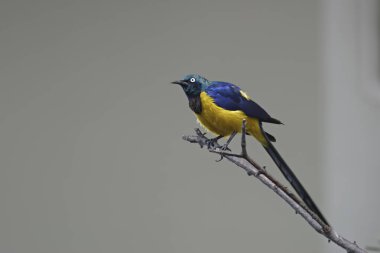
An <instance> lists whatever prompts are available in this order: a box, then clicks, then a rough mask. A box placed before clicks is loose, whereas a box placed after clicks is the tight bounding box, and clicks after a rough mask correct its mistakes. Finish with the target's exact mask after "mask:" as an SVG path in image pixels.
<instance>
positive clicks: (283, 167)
mask: <svg viewBox="0 0 380 253" xmlns="http://www.w3.org/2000/svg"><path fill="white" fill-rule="evenodd" d="M268 142H269V145H268V147H264V148H265V150H266V151H267V152H268V154H269V155H270V157H271V158H272V159H273V161H274V162H275V163H276V165H277V167H278V168H279V169H280V171H281V172H282V174H283V175H284V176H285V178H286V179H287V180H288V181H289V183H290V184H291V185H292V186H293V188H294V190H295V191H296V192H297V193H298V195H299V196H300V198H301V199H302V200H303V201H304V202H305V204H306V206H307V207H308V208H310V210H312V211H313V212H314V213H315V214H316V215H318V217H319V218H320V219H321V220H322V221H323V222H324V223H326V225H328V224H329V223H328V222H327V220H326V219H325V217H324V216H323V214H322V213H321V212H320V211H319V209H318V207H317V205H316V204H315V203H314V201H313V200H312V199H311V197H310V195H309V194H308V193H307V191H306V190H305V188H304V187H303V186H302V184H301V182H300V181H299V180H298V179H297V177H296V175H294V173H293V171H292V170H291V169H290V168H289V166H288V165H287V164H286V162H285V161H284V159H283V158H282V157H281V155H280V154H279V153H278V151H277V150H276V149H275V147H274V146H273V145H272V143H270V141H268Z"/></svg>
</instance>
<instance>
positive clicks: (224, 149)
mask: <svg viewBox="0 0 380 253" xmlns="http://www.w3.org/2000/svg"><path fill="white" fill-rule="evenodd" d="M236 134H237V132H236V131H233V132H232V134H231V135H230V137H229V138H228V140H227V142H226V143H225V144H224V145H223V146H222V147H221V150H223V151H226V150H229V151H231V149H229V148H228V145H229V144H230V143H231V141H232V139H233V138H234V137H235V136H236Z"/></svg>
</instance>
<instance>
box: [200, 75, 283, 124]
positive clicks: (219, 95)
mask: <svg viewBox="0 0 380 253" xmlns="http://www.w3.org/2000/svg"><path fill="white" fill-rule="evenodd" d="M206 93H207V94H208V95H209V96H210V97H212V98H213V99H214V102H215V103H216V104H217V105H218V106H220V107H222V108H224V109H226V110H231V111H238V110H240V111H243V112H244V113H245V114H247V116H249V117H251V118H257V119H259V120H260V121H262V122H269V123H275V124H282V123H281V121H279V120H277V119H274V118H272V117H271V116H270V115H269V114H268V113H267V112H266V111H265V110H264V109H263V108H262V107H261V106H259V105H258V104H257V103H255V102H254V101H252V100H251V99H250V98H249V97H248V95H247V94H246V93H245V92H243V91H242V90H241V89H240V88H239V87H238V86H236V85H234V84H231V83H226V82H212V83H211V85H209V86H208V87H207V88H206Z"/></svg>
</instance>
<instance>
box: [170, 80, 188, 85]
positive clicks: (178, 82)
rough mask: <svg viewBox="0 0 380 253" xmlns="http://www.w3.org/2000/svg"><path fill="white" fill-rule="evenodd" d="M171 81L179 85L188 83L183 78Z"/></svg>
mask: <svg viewBox="0 0 380 253" xmlns="http://www.w3.org/2000/svg"><path fill="white" fill-rule="evenodd" d="M172 83H174V84H179V85H181V86H187V85H188V83H187V82H186V81H183V80H179V81H174V82H172Z"/></svg>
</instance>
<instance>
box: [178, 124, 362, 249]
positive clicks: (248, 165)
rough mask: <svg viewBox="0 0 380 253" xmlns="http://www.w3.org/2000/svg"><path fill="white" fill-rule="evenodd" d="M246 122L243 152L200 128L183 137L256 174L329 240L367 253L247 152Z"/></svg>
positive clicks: (242, 139)
mask: <svg viewBox="0 0 380 253" xmlns="http://www.w3.org/2000/svg"><path fill="white" fill-rule="evenodd" d="M245 127H246V122H245V120H244V121H243V124H242V137H241V148H242V152H241V154H234V153H229V152H226V151H224V149H225V148H223V146H221V145H219V144H218V143H213V146H212V147H210V145H208V144H209V143H210V139H208V138H207V137H206V136H205V134H203V133H202V132H201V131H200V130H199V129H198V128H197V129H195V133H196V134H197V135H195V136H183V139H184V140H186V141H188V142H191V143H198V144H199V145H200V147H201V148H203V146H206V147H209V148H208V151H209V152H212V153H216V154H219V155H221V158H226V159H227V160H229V161H230V162H232V163H234V164H236V165H237V166H239V167H241V168H242V169H243V170H245V171H246V172H247V174H248V175H249V176H252V175H253V176H255V177H256V178H257V179H259V180H260V181H261V182H262V183H263V184H265V185H266V186H267V187H269V188H270V189H271V190H273V191H274V192H275V193H276V194H277V195H278V196H279V197H280V198H282V199H283V200H284V201H285V202H286V203H288V204H289V206H290V207H291V208H293V209H294V210H295V212H296V213H297V214H299V215H301V217H302V218H304V219H305V221H307V223H309V225H310V226H311V227H312V228H314V230H315V231H317V232H318V233H320V234H321V235H323V236H325V237H326V238H327V239H328V240H329V241H333V242H334V243H336V244H337V245H339V246H340V247H342V248H344V249H345V250H346V251H347V252H349V253H351V252H357V253H365V252H366V251H365V250H364V249H362V248H360V247H359V246H358V245H357V244H356V242H351V241H349V240H347V239H345V238H344V237H342V236H340V235H339V234H338V233H337V232H336V231H335V230H334V229H333V228H332V227H331V226H328V225H326V224H324V223H323V221H321V219H319V217H318V216H317V215H316V214H314V213H313V212H312V211H311V210H310V209H309V208H308V207H307V206H306V205H305V204H304V203H303V202H302V201H300V200H299V199H298V198H297V197H296V196H295V195H294V194H292V193H291V192H290V191H289V190H288V189H287V188H286V187H285V186H284V185H283V184H281V183H280V182H278V181H277V180H276V179H275V178H273V177H272V176H271V175H270V174H268V172H267V171H266V170H265V169H264V168H263V167H261V166H260V165H259V164H258V163H256V162H255V161H254V160H253V159H252V158H250V157H249V156H248V154H247V148H246V140H245V139H246V135H245Z"/></svg>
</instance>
